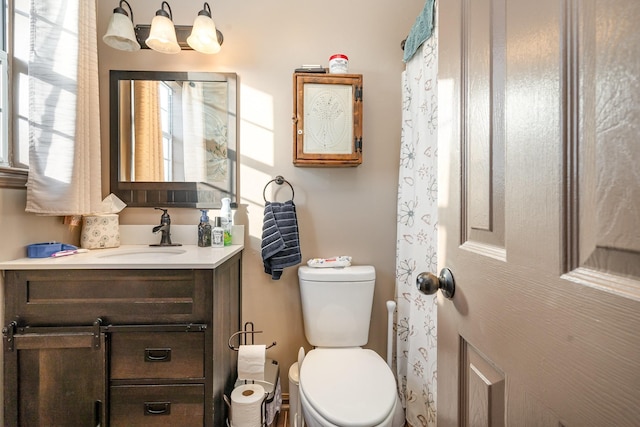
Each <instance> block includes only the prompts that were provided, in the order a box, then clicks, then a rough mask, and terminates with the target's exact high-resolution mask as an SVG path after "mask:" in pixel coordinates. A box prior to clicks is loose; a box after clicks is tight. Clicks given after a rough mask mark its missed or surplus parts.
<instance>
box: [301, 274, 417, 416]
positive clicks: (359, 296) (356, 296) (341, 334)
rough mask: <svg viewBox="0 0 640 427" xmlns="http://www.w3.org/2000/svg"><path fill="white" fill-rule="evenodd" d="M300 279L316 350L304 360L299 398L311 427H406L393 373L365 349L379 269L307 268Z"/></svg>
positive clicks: (310, 338) (306, 320)
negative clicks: (376, 273) (403, 426)
mask: <svg viewBox="0 0 640 427" xmlns="http://www.w3.org/2000/svg"><path fill="white" fill-rule="evenodd" d="M298 278H299V279H300V280H299V283H300V296H301V300H302V315H303V320H304V330H305V336H306V337H307V340H308V341H309V343H310V344H311V345H313V346H314V347H315V349H313V350H311V351H310V352H309V353H308V354H307V355H306V356H305V357H304V359H301V358H300V357H299V358H298V364H299V389H298V399H299V401H300V403H301V405H300V406H301V407H302V415H303V416H304V421H305V423H306V425H307V426H310V427H401V426H402V425H404V411H403V409H402V406H401V404H400V401H399V398H398V394H397V391H396V382H395V378H394V375H393V373H392V372H391V368H390V367H389V365H387V363H386V362H385V361H384V359H383V358H382V357H380V356H379V355H378V354H377V353H376V352H374V351H372V350H369V349H364V348H363V346H364V345H365V344H366V343H367V340H368V335H369V325H370V321H371V309H372V305H373V293H374V287H375V269H374V268H373V266H350V267H345V268H340V269H337V268H310V267H305V266H302V267H300V268H299V269H298Z"/></svg>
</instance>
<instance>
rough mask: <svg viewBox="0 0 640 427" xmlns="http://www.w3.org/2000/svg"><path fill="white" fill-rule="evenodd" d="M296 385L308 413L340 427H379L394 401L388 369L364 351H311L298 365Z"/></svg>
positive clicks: (324, 349)
mask: <svg viewBox="0 0 640 427" xmlns="http://www.w3.org/2000/svg"><path fill="white" fill-rule="evenodd" d="M299 381H300V393H301V395H302V394H303V395H304V401H305V402H306V403H307V404H308V405H310V406H311V409H313V411H315V412H316V413H317V414H319V415H320V416H322V417H323V418H324V419H325V420H327V421H328V422H329V423H331V424H334V425H338V426H343V427H360V426H377V425H380V424H381V423H383V422H384V421H385V420H387V419H388V418H389V416H390V414H391V413H392V412H393V410H394V408H395V404H396V400H397V392H396V382H395V378H394V377H393V373H392V372H391V369H389V366H388V365H387V364H386V363H385V361H384V360H383V359H382V358H381V357H380V356H379V355H378V354H377V353H376V352H374V351H372V350H368V349H362V348H318V349H315V350H311V351H310V352H309V353H308V354H307V355H306V357H305V358H304V361H303V362H302V368H301V369H300V378H299Z"/></svg>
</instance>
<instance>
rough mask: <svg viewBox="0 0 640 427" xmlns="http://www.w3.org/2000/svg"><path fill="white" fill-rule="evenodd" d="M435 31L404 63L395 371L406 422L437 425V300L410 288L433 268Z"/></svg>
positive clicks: (435, 220) (435, 173)
mask: <svg viewBox="0 0 640 427" xmlns="http://www.w3.org/2000/svg"><path fill="white" fill-rule="evenodd" d="M437 45H438V43H437V31H434V33H433V35H432V36H431V37H430V38H429V39H428V40H427V41H426V42H424V43H423V45H422V46H421V47H420V48H419V49H418V51H417V52H416V54H415V55H414V56H413V57H412V58H411V59H410V60H408V61H407V64H406V69H405V71H404V72H403V74H402V86H403V87H402V90H403V100H402V104H403V111H402V135H401V152H400V176H399V187H398V224H397V227H398V228H397V235H398V238H397V249H396V300H397V314H396V316H397V317H396V332H397V335H396V343H397V346H396V350H397V357H396V370H397V377H398V384H399V387H400V388H401V390H400V392H401V396H402V398H403V403H404V406H405V408H406V417H407V421H408V422H409V423H410V424H411V425H412V426H414V427H419V426H435V425H436V357H437V351H436V343H437V336H436V326H437V316H436V297H435V295H434V296H430V295H424V294H422V293H420V292H419V291H418V290H417V289H416V286H415V283H416V276H417V274H418V273H420V272H422V271H431V272H435V271H436V268H437V247H438V245H437V243H438V242H437V235H436V229H437V224H438V204H437V201H438V200H437V195H438V181H437V155H438V146H437V142H438V141H437V119H438V115H437V113H438V110H437V93H436V81H437V78H436V77H437Z"/></svg>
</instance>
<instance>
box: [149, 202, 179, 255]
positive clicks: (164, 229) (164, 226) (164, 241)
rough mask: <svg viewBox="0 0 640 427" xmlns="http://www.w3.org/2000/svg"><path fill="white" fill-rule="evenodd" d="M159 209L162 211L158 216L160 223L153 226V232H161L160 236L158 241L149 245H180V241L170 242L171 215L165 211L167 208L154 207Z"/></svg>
mask: <svg viewBox="0 0 640 427" xmlns="http://www.w3.org/2000/svg"><path fill="white" fill-rule="evenodd" d="M154 209H157V210H159V211H162V216H161V217H160V225H156V226H155V227H153V230H152V231H153V234H156V233H159V232H161V233H162V237H161V239H160V243H152V244H151V245H149V246H182V245H181V244H180V243H171V217H170V216H169V213H167V209H162V208H154Z"/></svg>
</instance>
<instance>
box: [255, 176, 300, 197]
mask: <svg viewBox="0 0 640 427" xmlns="http://www.w3.org/2000/svg"><path fill="white" fill-rule="evenodd" d="M272 182H275V183H276V184H278V185H282V184H284V183H285V182H286V183H287V185H288V186H289V188H291V200H293V197H294V196H295V191H293V185H291V183H290V182H289V181H287V180H286V179H284V178H283V177H282V175H278V176H276V177H275V178H273V179H272V180H271V181H269V182H267V184H266V185H265V186H264V190H262V198H263V199H264V202H265V203H268V201H267V187H268V186H269V184H271V183H272Z"/></svg>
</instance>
